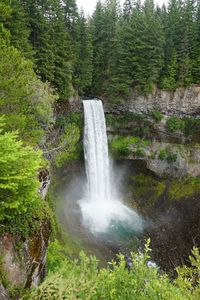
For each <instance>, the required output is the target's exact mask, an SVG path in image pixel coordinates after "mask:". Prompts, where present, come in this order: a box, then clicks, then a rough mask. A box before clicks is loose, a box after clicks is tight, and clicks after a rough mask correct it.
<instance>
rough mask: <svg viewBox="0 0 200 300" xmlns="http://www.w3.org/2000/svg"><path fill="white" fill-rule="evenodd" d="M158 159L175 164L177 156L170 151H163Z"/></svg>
mask: <svg viewBox="0 0 200 300" xmlns="http://www.w3.org/2000/svg"><path fill="white" fill-rule="evenodd" d="M158 158H159V159H160V160H166V161H167V162H168V163H173V162H175V161H176V160H177V154H176V153H172V152H170V150H168V149H161V150H160V151H159V154H158Z"/></svg>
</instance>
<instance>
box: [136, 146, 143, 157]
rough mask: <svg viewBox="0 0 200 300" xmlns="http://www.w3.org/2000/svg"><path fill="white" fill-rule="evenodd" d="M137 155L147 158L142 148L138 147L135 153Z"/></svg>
mask: <svg viewBox="0 0 200 300" xmlns="http://www.w3.org/2000/svg"><path fill="white" fill-rule="evenodd" d="M135 155H136V156H137V157H144V156H145V151H144V149H143V148H141V147H140V146H138V147H137V149H136V151H135Z"/></svg>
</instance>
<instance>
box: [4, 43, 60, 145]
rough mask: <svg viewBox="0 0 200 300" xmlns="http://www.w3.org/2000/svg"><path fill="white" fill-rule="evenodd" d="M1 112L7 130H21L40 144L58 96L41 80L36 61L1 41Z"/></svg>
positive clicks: (20, 132)
mask: <svg viewBox="0 0 200 300" xmlns="http://www.w3.org/2000/svg"><path fill="white" fill-rule="evenodd" d="M0 78H1V80H0V95H1V99H0V111H1V113H2V114H5V126H6V130H18V131H19V136H20V138H21V139H23V140H24V141H26V143H28V144H33V145H35V144H37V143H38V142H39V141H40V140H41V138H42V136H43V135H44V129H47V128H48V127H49V126H50V125H51V123H52V122H53V121H54V120H53V107H52V106H53V102H54V100H56V99H57V96H56V95H54V94H53V91H52V89H51V88H50V86H49V85H48V84H47V83H43V82H42V81H41V80H39V79H38V78H37V76H36V74H35V73H34V71H33V64H32V62H30V61H28V60H25V59H24V58H23V57H22V55H21V53H20V52H19V51H18V50H17V49H15V48H14V47H10V46H6V45H5V44H1V43H0Z"/></svg>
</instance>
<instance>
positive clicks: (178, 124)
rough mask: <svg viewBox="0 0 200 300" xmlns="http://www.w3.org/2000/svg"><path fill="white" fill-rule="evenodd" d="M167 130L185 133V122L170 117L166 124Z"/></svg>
mask: <svg viewBox="0 0 200 300" xmlns="http://www.w3.org/2000/svg"><path fill="white" fill-rule="evenodd" d="M166 128H167V129H168V130H170V131H171V132H175V131H177V130H180V131H184V128H185V122H184V120H182V119H178V118H177V117H170V118H169V119H168V120H167V122H166Z"/></svg>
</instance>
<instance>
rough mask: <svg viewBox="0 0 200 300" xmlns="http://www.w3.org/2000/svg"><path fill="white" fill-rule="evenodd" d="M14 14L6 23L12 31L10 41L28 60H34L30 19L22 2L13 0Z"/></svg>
mask: <svg viewBox="0 0 200 300" xmlns="http://www.w3.org/2000/svg"><path fill="white" fill-rule="evenodd" d="M10 6H11V8H12V12H11V14H10V17H9V18H8V19H7V20H6V22H5V23H4V25H5V27H6V28H7V29H8V30H9V31H10V35H11V37H10V41H11V44H12V45H13V46H15V47H16V48H17V49H19V50H20V51H21V52H22V54H23V55H24V56H25V57H27V58H32V56H33V53H32V46H31V43H30V41H29V36H30V29H29V27H28V17H27V15H26V13H25V10H24V8H23V6H22V4H21V1H17V0H11V1H10Z"/></svg>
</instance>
